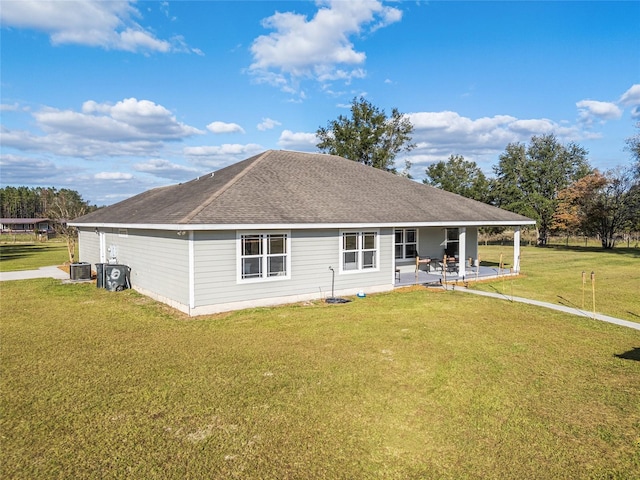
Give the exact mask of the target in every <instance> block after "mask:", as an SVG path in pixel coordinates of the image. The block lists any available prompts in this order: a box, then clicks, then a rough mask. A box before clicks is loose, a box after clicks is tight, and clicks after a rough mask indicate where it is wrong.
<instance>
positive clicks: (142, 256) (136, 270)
mask: <svg viewBox="0 0 640 480" xmlns="http://www.w3.org/2000/svg"><path fill="white" fill-rule="evenodd" d="M100 232H101V233H103V234H104V235H105V247H106V249H107V250H109V249H110V251H111V252H115V260H116V262H117V263H119V264H123V265H128V266H129V267H130V268H131V284H132V286H133V287H134V288H140V289H143V290H144V291H145V292H152V293H153V294H155V295H156V296H158V297H163V298H166V299H169V300H173V301H175V302H178V303H181V304H183V305H188V304H189V275H188V274H189V244H188V236H187V235H186V234H185V235H182V236H179V235H177V234H176V232H164V231H158V230H132V229H128V230H126V234H124V231H123V230H120V229H111V228H106V229H105V228H102V229H100ZM79 235H80V237H79V238H80V260H81V261H84V262H89V263H91V264H93V269H94V270H95V264H96V263H99V262H100V235H98V234H96V233H95V231H93V230H82V229H81V230H80V233H79ZM109 255H110V254H109V253H106V258H107V261H109Z"/></svg>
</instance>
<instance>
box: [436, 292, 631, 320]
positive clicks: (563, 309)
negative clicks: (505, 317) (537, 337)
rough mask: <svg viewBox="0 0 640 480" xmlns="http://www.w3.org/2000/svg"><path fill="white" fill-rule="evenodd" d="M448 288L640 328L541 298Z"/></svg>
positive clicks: (613, 318)
mask: <svg viewBox="0 0 640 480" xmlns="http://www.w3.org/2000/svg"><path fill="white" fill-rule="evenodd" d="M447 289H452V290H455V291H460V292H465V293H473V294H474V295H481V296H483V297H493V298H499V299H501V300H509V301H511V302H520V303H527V304H529V305H535V306H537V307H544V308H550V309H552V310H558V311H560V312H564V313H570V314H572V315H579V316H581V317H587V318H592V319H594V320H600V321H602V322H608V323H613V324H615V325H620V326H621V327H628V328H633V329H634V330H640V323H636V322H630V321H629V320H622V319H621V318H615V317H610V316H608V315H603V314H601V313H597V312H596V313H595V314H594V313H593V312H588V311H586V310H580V309H579V308H574V307H567V306H565V305H556V304H554V303H548V302H541V301H539V300H531V299H529V298H522V297H512V296H510V295H505V294H502V293H496V292H482V291H480V290H472V289H469V288H465V287H458V286H456V287H455V288H452V285H447Z"/></svg>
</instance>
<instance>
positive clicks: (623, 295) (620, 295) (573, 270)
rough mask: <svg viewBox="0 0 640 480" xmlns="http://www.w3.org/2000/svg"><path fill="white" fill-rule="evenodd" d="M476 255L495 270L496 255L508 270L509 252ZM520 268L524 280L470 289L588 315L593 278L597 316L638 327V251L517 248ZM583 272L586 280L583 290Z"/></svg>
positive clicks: (487, 249)
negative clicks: (593, 275)
mask: <svg viewBox="0 0 640 480" xmlns="http://www.w3.org/2000/svg"><path fill="white" fill-rule="evenodd" d="M479 254H480V259H481V261H482V262H483V263H485V264H495V265H497V264H498V263H499V261H500V255H501V254H502V258H503V261H504V262H506V263H508V264H509V266H511V265H512V264H513V247H511V246H480V249H479ZM520 265H521V272H522V274H523V275H522V276H521V277H519V278H517V279H515V280H509V279H501V280H498V281H492V282H489V283H480V284H478V285H474V284H471V285H470V286H471V287H472V288H477V289H480V290H484V291H498V292H500V293H505V294H507V295H512V294H513V295H515V296H518V297H526V298H533V299H536V300H542V301H545V302H551V303H556V304H562V305H566V306H572V307H576V308H580V309H582V308H583V307H584V309H585V310H588V311H592V310H593V290H592V283H591V272H594V274H595V277H594V279H595V282H594V285H595V307H596V308H595V309H596V311H597V312H600V313H604V314H606V315H611V316H614V317H618V318H623V319H625V320H631V321H633V322H639V323H640V249H638V248H616V249H614V250H609V251H605V250H602V249H600V248H583V247H577V246H575V247H564V246H553V247H546V248H538V247H522V248H521V258H520ZM582 272H585V278H586V284H585V285H584V290H583V283H582ZM583 292H584V296H583ZM583 298H584V300H583ZM639 346H640V345H639Z"/></svg>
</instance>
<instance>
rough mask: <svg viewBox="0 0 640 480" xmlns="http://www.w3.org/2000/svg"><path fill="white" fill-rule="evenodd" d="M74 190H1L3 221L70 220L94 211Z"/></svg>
mask: <svg viewBox="0 0 640 480" xmlns="http://www.w3.org/2000/svg"><path fill="white" fill-rule="evenodd" d="M96 208H97V207H96V206H95V205H93V206H92V205H89V202H87V201H85V200H84V199H83V198H82V196H81V195H80V194H79V193H78V192H77V191H75V190H69V189H67V188H62V189H57V188H55V187H48V188H47V187H34V188H30V187H3V188H0V217H2V218H49V219H51V220H54V219H59V218H63V219H65V220H71V219H73V218H75V217H78V216H80V215H84V214H85V213H89V212H90V211H93V210H95V209H96Z"/></svg>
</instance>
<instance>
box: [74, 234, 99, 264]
mask: <svg viewBox="0 0 640 480" xmlns="http://www.w3.org/2000/svg"><path fill="white" fill-rule="evenodd" d="M78 257H79V258H78V261H79V262H89V263H91V264H92V265H93V264H95V263H97V262H99V261H100V238H99V237H98V235H97V234H96V232H95V231H94V230H93V229H83V228H79V229H78ZM94 270H95V268H94Z"/></svg>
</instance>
